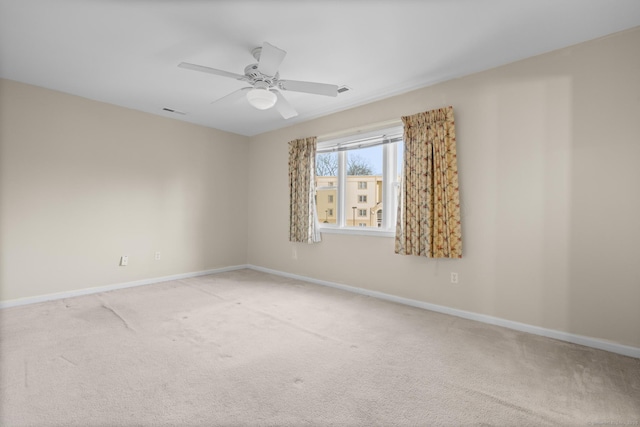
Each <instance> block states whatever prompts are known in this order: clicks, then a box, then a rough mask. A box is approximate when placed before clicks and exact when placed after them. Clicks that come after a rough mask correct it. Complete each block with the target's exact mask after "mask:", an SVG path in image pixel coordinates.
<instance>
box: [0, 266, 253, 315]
mask: <svg viewBox="0 0 640 427" xmlns="http://www.w3.org/2000/svg"><path fill="white" fill-rule="evenodd" d="M243 268H250V266H248V265H246V264H244V265H234V266H231V267H222V268H214V269H212V270H203V271H194V272H191V273H181V274H173V275H171V276H163V277H155V278H152V279H142V280H136V281H133V282H125V283H115V284H112V285H106V286H97V287H95V288H86V289H78V290H74V291H68V292H56V293H53V294H46V295H38V296H35V297H27V298H17V299H12V300H6V301H0V309H3V308H10V307H17V306H20V305H27V304H36V303H39V302H45V301H52V300H58V299H63V298H71V297H77V296H80V295H90V294H98V293H100V292H108V291H115V290H116V289H124V288H132V287H134V286H144V285H152V284H154V283H160V282H168V281H170V280H180V279H187V278H189V277H197V276H206V275H208V274H216V273H223V272H225V271H232V270H241V269H243Z"/></svg>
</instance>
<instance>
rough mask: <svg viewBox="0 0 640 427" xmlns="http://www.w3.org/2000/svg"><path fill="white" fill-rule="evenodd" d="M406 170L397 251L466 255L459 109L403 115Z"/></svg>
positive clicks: (435, 254)
mask: <svg viewBox="0 0 640 427" xmlns="http://www.w3.org/2000/svg"><path fill="white" fill-rule="evenodd" d="M402 121H403V123H404V144H405V148H404V168H403V176H402V181H403V183H402V190H401V192H400V203H399V206H398V220H397V224H396V242H395V243H396V247H395V252H396V253H397V254H402V255H418V256H426V257H429V258H462V233H461V227H460V197H459V194H458V166H457V160H456V131H455V124H454V121H453V107H446V108H440V109H437V110H432V111H427V112H424V113H419V114H415V115H413V116H407V117H403V118H402Z"/></svg>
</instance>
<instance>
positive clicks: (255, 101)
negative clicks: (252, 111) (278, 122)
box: [247, 89, 278, 110]
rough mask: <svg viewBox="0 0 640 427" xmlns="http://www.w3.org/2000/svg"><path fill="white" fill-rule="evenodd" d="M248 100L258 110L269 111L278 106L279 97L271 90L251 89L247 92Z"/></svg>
mask: <svg viewBox="0 0 640 427" xmlns="http://www.w3.org/2000/svg"><path fill="white" fill-rule="evenodd" d="M247 100H249V104H251V105H252V106H253V107H255V108H257V109H258V110H268V109H269V108H271V107H273V106H274V105H276V101H277V100H278V97H277V96H276V94H275V93H273V92H271V91H270V90H269V89H251V90H250V91H249V92H247Z"/></svg>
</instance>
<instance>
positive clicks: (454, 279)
mask: <svg viewBox="0 0 640 427" xmlns="http://www.w3.org/2000/svg"><path fill="white" fill-rule="evenodd" d="M451 283H458V273H451Z"/></svg>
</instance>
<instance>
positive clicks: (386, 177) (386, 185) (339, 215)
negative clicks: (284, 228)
mask: <svg viewBox="0 0 640 427" xmlns="http://www.w3.org/2000/svg"><path fill="white" fill-rule="evenodd" d="M403 130H404V129H403V126H402V124H400V123H398V124H394V125H392V126H388V125H387V126H386V127H384V128H380V129H377V130H374V131H370V132H362V133H360V132H357V133H351V134H349V135H345V136H342V137H339V138H331V139H329V138H319V142H318V154H323V153H329V152H335V153H336V154H337V157H338V174H337V175H338V176H337V177H336V181H337V182H336V183H335V184H336V185H335V186H334V187H332V188H334V189H335V190H336V197H335V198H334V200H335V202H336V204H335V206H336V211H335V214H336V215H335V218H336V222H335V223H331V224H325V223H321V224H319V230H320V232H321V233H330V234H356V235H367V236H378V237H395V227H396V216H397V207H398V199H399V197H398V196H399V190H400V180H401V179H402V178H401V176H400V175H401V172H402V166H398V155H399V154H398V150H399V147H398V145H399V144H398V142H400V141H402V137H403ZM376 139H377V140H379V142H377V143H371V141H372V140H373V141H375V140H376ZM362 141H364V142H362ZM361 142H362V143H361ZM376 145H381V146H382V177H383V178H382V206H383V208H382V223H381V225H380V226H378V220H377V213H376V226H367V227H362V226H360V224H358V225H355V224H354V225H353V226H351V225H349V226H348V225H347V221H348V220H351V217H350V216H349V215H350V212H351V209H352V208H351V207H350V206H348V207H347V206H346V201H345V198H346V194H345V193H346V191H345V189H346V188H347V175H346V170H347V152H348V151H351V150H357V149H361V148H368V147H373V146H376ZM345 146H346V147H347V148H345ZM402 154H403V153H400V155H402ZM394 176H395V177H396V178H394ZM360 182H361V181H358V183H360ZM367 187H368V186H367ZM356 189H357V190H363V189H362V188H360V184H357V186H356ZM365 196H366V195H365ZM358 200H360V199H359V198H358ZM359 203H366V202H359ZM389 206H391V208H388V207H389ZM385 207H386V208H385ZM358 209H360V208H358ZM347 217H349V219H348V218H347ZM360 218H362V217H360Z"/></svg>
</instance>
